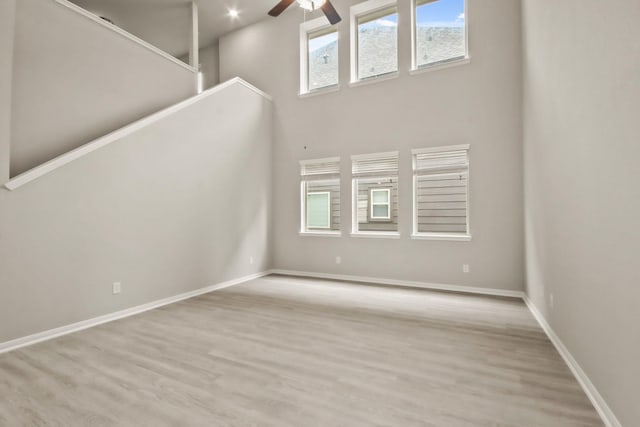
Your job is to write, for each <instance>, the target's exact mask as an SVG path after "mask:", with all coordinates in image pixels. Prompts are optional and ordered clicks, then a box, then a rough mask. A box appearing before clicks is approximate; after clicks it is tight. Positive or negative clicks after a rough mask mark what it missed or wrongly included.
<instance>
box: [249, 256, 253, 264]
mask: <svg viewBox="0 0 640 427" xmlns="http://www.w3.org/2000/svg"><path fill="white" fill-rule="evenodd" d="M249 264H253V257H252V256H250V257H249Z"/></svg>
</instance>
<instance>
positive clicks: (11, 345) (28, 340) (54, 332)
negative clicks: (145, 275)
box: [0, 271, 270, 354]
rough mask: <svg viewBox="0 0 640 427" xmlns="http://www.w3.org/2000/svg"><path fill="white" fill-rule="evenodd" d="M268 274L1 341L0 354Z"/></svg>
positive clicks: (227, 282) (262, 273)
mask: <svg viewBox="0 0 640 427" xmlns="http://www.w3.org/2000/svg"><path fill="white" fill-rule="evenodd" d="M268 274H270V271H263V272H260V273H255V274H250V275H248V276H243V277H239V278H237V279H232V280H227V281H225V282H221V283H216V284H215V285H210V286H206V287H204V288H200V289H196V290H194V291H189V292H185V293H182V294H179V295H174V296H172V297H168V298H163V299H159V300H156V301H152V302H149V303H146V304H142V305H138V306H135V307H131V308H126V309H124V310H120V311H116V312H115V313H109V314H105V315H102V316H98V317H94V318H92V319H87V320H82V321H80V322H76V323H72V324H70V325H65V326H60V327H59V328H55V329H49V330H48V331H43V332H38V333H35V334H32V335H28V336H26V337H22V338H16V339H14V340H11V341H6V342H3V343H0V354H2V353H6V352H8V351H11V350H16V349H18V348H21V347H26V346H28V345H32V344H36V343H39V342H42V341H46V340H50V339H52V338H57V337H59V336H62V335H67V334H70V333H73V332H78V331H81V330H83V329H87V328H91V327H93V326H97V325H101V324H103V323H107V322H112V321H114V320H118V319H122V318H124V317H129V316H133V315H134V314H139V313H143V312H145V311H149V310H153V309H154V308H158V307H162V306H163V305H167V304H172V303H174V302H178V301H182V300H185V299H189V298H193V297H196V296H198V295H202V294H206V293H208V292H212V291H216V290H218V289H222V288H228V287H229V286H233V285H237V284H240V283H244V282H247V281H249V280H253V279H257V278H259V277H263V276H266V275H268Z"/></svg>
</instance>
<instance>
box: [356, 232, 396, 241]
mask: <svg viewBox="0 0 640 427" xmlns="http://www.w3.org/2000/svg"><path fill="white" fill-rule="evenodd" d="M351 237H364V238H367V239H399V238H400V233H385V232H380V233H375V232H358V233H351Z"/></svg>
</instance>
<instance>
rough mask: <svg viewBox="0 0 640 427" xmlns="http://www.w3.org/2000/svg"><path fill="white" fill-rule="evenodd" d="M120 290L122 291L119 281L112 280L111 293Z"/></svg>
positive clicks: (116, 292)
mask: <svg viewBox="0 0 640 427" xmlns="http://www.w3.org/2000/svg"><path fill="white" fill-rule="evenodd" d="M120 292H122V285H121V284H120V282H113V294H114V295H116V294H119V293H120Z"/></svg>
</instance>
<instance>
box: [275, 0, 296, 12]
mask: <svg viewBox="0 0 640 427" xmlns="http://www.w3.org/2000/svg"><path fill="white" fill-rule="evenodd" d="M294 1H295V0H280V3H278V4H277V5H275V7H274V8H273V9H271V10H270V11H269V15H271V16H278V15H280V14H281V13H282V12H284V10H285V9H286V8H288V7H289V6H290V5H291V3H293V2H294Z"/></svg>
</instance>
